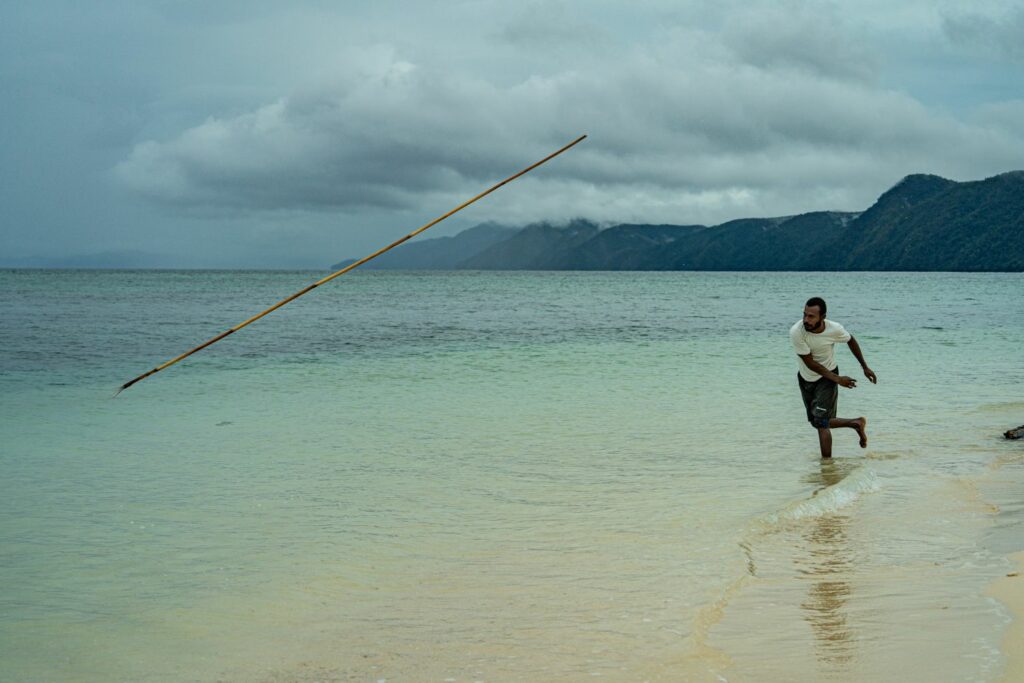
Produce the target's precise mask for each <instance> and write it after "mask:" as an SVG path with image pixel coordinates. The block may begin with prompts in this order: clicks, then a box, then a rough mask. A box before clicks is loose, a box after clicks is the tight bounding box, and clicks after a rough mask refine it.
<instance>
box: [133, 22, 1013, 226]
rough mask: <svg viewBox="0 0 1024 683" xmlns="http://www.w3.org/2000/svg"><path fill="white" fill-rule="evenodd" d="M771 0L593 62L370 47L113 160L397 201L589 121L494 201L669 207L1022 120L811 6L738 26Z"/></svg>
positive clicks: (754, 196) (791, 204) (339, 202)
mask: <svg viewBox="0 0 1024 683" xmlns="http://www.w3.org/2000/svg"><path fill="white" fill-rule="evenodd" d="M773 16H775V15H773V14H772V13H770V12H768V13H766V14H764V15H763V16H760V17H755V18H746V19H744V21H743V22H740V23H739V24H738V25H737V26H738V28H735V29H734V30H730V31H726V32H725V33H723V34H711V33H708V32H707V31H703V30H690V29H685V28H679V29H677V30H675V31H673V32H672V33H671V34H670V36H671V40H670V41H668V42H667V43H666V44H664V45H661V46H657V47H653V48H652V47H648V46H643V47H640V48H637V49H634V50H632V51H631V52H629V53H628V54H618V55H616V56H615V58H614V59H606V60H605V61H604V62H602V63H601V65H600V67H599V68H592V69H588V70H585V71H578V70H565V71H562V72H558V73H553V74H551V75H547V76H533V77H530V78H526V79H524V80H521V81H519V82H515V83H512V84H510V85H506V86H499V85H495V84H493V83H490V82H488V81H485V80H483V79H480V78H477V77H474V76H472V75H470V74H465V73H461V74H460V73H454V74H453V73H448V72H444V71H441V70H440V69H437V68H433V67H432V66H431V65H430V64H425V65H423V64H413V63H412V62H411V61H408V60H406V59H403V57H402V55H401V54H400V53H399V51H397V50H395V49H393V48H388V47H380V46H378V47H376V48H373V49H371V50H369V51H367V52H364V53H361V54H362V55H363V56H362V62H361V64H360V70H359V72H358V73H355V72H346V73H344V74H341V77H340V78H339V80H338V82H337V83H333V84H329V85H321V86H319V87H315V88H311V89H308V90H305V91H303V92H299V93H296V94H294V95H290V96H288V97H285V98H283V99H281V100H279V101H277V102H274V103H271V104H268V105H265V106H263V107H260V108H258V109H256V110H254V111H251V112H248V113H245V114H242V115H239V116H234V117H227V118H219V119H210V120H208V121H206V122H204V123H202V124H200V125H198V126H195V127H193V128H190V129H189V130H187V131H185V132H183V133H182V134H181V135H179V136H177V137H174V138H172V139H170V140H167V141H162V142H157V141H147V142H144V143H142V144H139V145H138V146H136V147H135V149H134V150H133V151H132V153H131V155H130V156H129V157H128V158H127V159H126V160H125V161H123V162H122V163H121V164H119V166H118V168H117V174H118V177H119V178H121V179H122V181H123V182H125V183H126V184H128V185H129V186H130V187H132V188H134V189H136V190H139V191H140V192H143V193H145V194H146V195H147V196H150V197H152V198H154V199H157V200H160V201H163V202H168V203H171V204H179V205H183V206H195V205H209V206H233V207H239V208H242V207H246V208H249V209H263V210H274V209H309V210H338V209H341V210H345V209H354V208H362V207H381V208H408V207H412V206H415V205H416V204H417V203H422V202H423V200H424V198H425V197H427V196H430V197H435V198H440V197H449V196H450V197H452V199H453V200H454V199H455V198H456V197H458V196H460V194H461V195H468V194H472V193H474V192H475V191H477V190H479V189H481V187H482V186H484V185H486V184H489V183H490V182H493V181H494V180H497V179H499V178H501V177H503V176H504V175H507V174H509V173H510V172H512V171H514V170H516V169H518V168H519V167H521V166H523V165H525V164H526V163H528V162H529V161H531V160H533V159H534V158H537V157H540V156H543V155H544V154H545V153H546V152H547V151H550V150H551V149H554V148H556V147H558V146H560V145H561V144H563V143H564V142H566V141H568V140H570V139H572V138H573V137H574V136H575V135H576V134H577V133H578V132H588V133H590V135H591V139H590V140H589V141H588V142H587V143H585V145H584V146H582V147H580V148H579V149H578V150H574V151H573V153H572V154H571V155H568V156H566V157H565V158H563V159H560V160H559V161H558V162H556V163H555V164H552V165H551V166H550V167H549V168H546V169H544V171H543V178H544V182H543V183H542V182H540V181H539V180H538V181H537V182H536V183H535V187H533V188H531V199H530V204H529V208H516V207H515V206H513V205H512V204H511V203H509V202H501V203H499V204H498V205H497V206H496V207H495V210H496V211H499V215H497V216H496V218H498V219H499V220H508V219H509V218H510V217H515V218H522V219H539V218H558V217H568V216H574V215H590V216H593V217H595V218H599V219H607V220H637V219H645V220H677V221H684V220H696V219H700V220H717V219H724V218H728V217H733V216H736V215H741V214H742V212H746V211H756V212H768V213H770V212H775V211H784V212H785V211H796V210H809V209H813V208H829V207H826V206H821V205H820V204H819V203H818V202H817V201H813V200H809V199H808V198H807V197H806V192H805V191H806V190H807V189H811V188H813V190H814V192H815V193H820V194H818V196H824V197H832V198H835V199H836V200H839V201H844V206H841V207H837V208H856V207H857V204H854V202H859V205H861V206H863V204H864V203H865V202H867V201H869V200H870V198H871V197H872V196H874V195H877V194H878V192H879V191H880V190H881V189H884V187H885V185H886V184H887V183H890V182H894V181H895V180H897V179H898V178H899V177H900V176H901V175H903V174H905V173H909V172H915V171H933V172H944V173H948V174H950V175H954V176H957V175H962V174H964V173H971V172H973V171H974V170H975V169H979V170H980V167H984V166H990V167H999V166H1000V165H1002V166H1004V167H1009V166H1011V165H1012V164H1014V163H1019V159H1020V158H1022V157H1021V155H1022V154H1024V135H1021V134H1020V131H1013V130H1008V129H1006V128H999V129H995V128H987V127H985V126H983V125H980V124H969V123H963V122H960V121H957V120H955V119H953V118H950V117H948V116H946V115H944V114H942V113H936V112H933V111H930V110H928V109H927V108H926V107H925V106H923V105H922V104H921V103H919V102H917V101H916V100H914V99H913V98H912V97H909V96H908V95H906V94H903V93H900V92H896V91H892V90H888V89H885V88H883V87H880V86H878V85H875V84H873V83H871V82H870V79H868V78H866V74H868V73H869V71H868V70H866V69H867V67H865V68H864V69H861V68H859V67H858V68H847V67H846V66H845V65H846V64H847V63H849V62H851V61H853V60H854V55H855V54H856V52H857V50H856V49H854V48H849V49H847V50H845V51H844V50H842V49H838V48H837V49H836V50H833V52H832V56H831V57H829V58H820V59H814V58H813V57H814V55H816V54H820V53H822V52H826V50H825V49H824V44H823V43H821V44H819V43H818V42H816V41H822V40H824V41H826V42H828V43H829V44H833V45H836V44H837V43H836V39H835V37H834V35H832V34H829V33H828V32H825V33H823V34H822V33H820V32H819V31H818V28H820V26H821V25H820V24H819V23H815V22H814V21H812V18H811V17H805V18H804V19H801V20H798V21H796V22H794V23H791V24H790V26H791V27H794V26H795V27H796V28H794V29H793V31H794V32H793V33H789V34H783V35H789V36H791V37H795V36H798V35H803V34H807V35H809V36H815V37H813V39H811V40H810V41H809V42H808V43H807V45H808V46H811V47H814V46H817V47H816V48H815V49H811V47H806V49H805V48H801V50H799V51H796V52H792V51H791V52H790V53H785V54H783V53H780V52H779V51H777V50H774V49H772V47H771V44H768V43H764V44H759V45H754V44H752V43H751V41H749V40H746V39H745V38H744V36H746V35H748V33H749V31H750V30H752V29H751V26H752V25H751V24H749V23H748V22H749V21H755V23H760V24H764V23H765V22H768V21H772V20H773V19H772V17H773ZM774 21H776V22H781V21H783V19H782V18H779V17H776V18H775V19H774ZM801 21H802V22H803V23H801ZM823 21H824V20H823ZM824 23H828V22H827V21H825V22H824ZM822 36H824V37H822ZM794 39H795V38H794ZM740 44H744V45H747V46H748V49H744V50H739V49H737V45H740ZM759 54H761V55H764V56H765V57H766V59H763V60H762V59H759V58H757V55H759ZM772 55H774V56H772ZM767 57H771V58H767ZM979 158H981V159H983V160H984V163H982V164H979V163H977V159H979ZM554 181H558V182H554ZM552 214H554V215H552Z"/></svg>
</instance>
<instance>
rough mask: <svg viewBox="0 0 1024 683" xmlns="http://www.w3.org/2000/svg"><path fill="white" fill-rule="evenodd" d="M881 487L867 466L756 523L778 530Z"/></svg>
mask: <svg viewBox="0 0 1024 683" xmlns="http://www.w3.org/2000/svg"><path fill="white" fill-rule="evenodd" d="M880 488H881V485H880V484H879V482H878V475H877V474H875V471H874V470H872V469H870V468H866V467H865V468H860V469H858V470H857V471H856V472H854V473H853V474H850V475H849V476H847V477H845V478H844V479H842V481H839V482H838V483H836V484H833V485H832V486H826V487H825V488H822V489H819V490H818V491H816V492H815V493H814V495H812V496H811V497H810V498H805V499H802V500H796V501H793V502H791V503H789V504H788V505H786V506H785V507H784V508H782V509H781V510H779V511H778V512H773V513H771V514H768V515H765V516H764V517H762V518H761V519H760V520H758V521H759V524H758V525H757V526H759V527H761V529H762V530H766V531H767V530H773V529H777V528H778V527H780V526H782V525H784V524H786V523H788V522H795V521H799V520H802V519H808V518H815V517H822V516H824V515H831V514H835V513H837V512H839V511H840V510H842V509H843V508H845V507H847V506H849V505H851V504H852V503H854V502H856V501H857V500H858V499H859V498H860V497H861V496H862V495H864V494H865V493H873V492H875V491H878V490H879V489H880Z"/></svg>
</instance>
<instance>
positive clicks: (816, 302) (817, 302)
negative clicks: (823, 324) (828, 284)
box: [804, 296, 828, 318]
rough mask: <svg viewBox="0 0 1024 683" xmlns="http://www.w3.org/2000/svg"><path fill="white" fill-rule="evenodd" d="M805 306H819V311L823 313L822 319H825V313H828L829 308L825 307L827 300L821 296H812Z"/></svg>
mask: <svg viewBox="0 0 1024 683" xmlns="http://www.w3.org/2000/svg"><path fill="white" fill-rule="evenodd" d="M804 305H805V306H817V307H818V310H819V311H821V317H822V318H824V317H825V312H826V311H828V306H826V305H825V300H824V299H822V298H821V297H820V296H812V297H811V298H810V299H808V300H807V303H806V304H804Z"/></svg>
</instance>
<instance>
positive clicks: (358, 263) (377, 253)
mask: <svg viewBox="0 0 1024 683" xmlns="http://www.w3.org/2000/svg"><path fill="white" fill-rule="evenodd" d="M586 137H587V136H586V135H581V136H580V137H578V138H576V139H575V140H573V141H572V142H570V143H569V144H568V145H566V146H565V147H563V148H562V149H560V150H558V151H557V152H554V153H552V154H549V155H548V156H546V157H544V158H543V159H541V160H540V161H538V162H536V163H535V164H532V165H530V166H527V167H526V168H524V169H523V170H521V171H519V173H516V174H515V175H511V176H509V177H508V178H505V179H504V180H502V181H501V182H500V183H498V184H497V185H494V186H493V187H491V188H490V189H488V190H485V191H483V192H481V193H480V194H478V195H477V196H475V197H473V198H472V199H470V200H469V201H467V202H465V203H463V204H460V205H459V206H457V207H455V208H454V209H452V210H451V211H449V212H448V213H446V214H444V215H443V216H440V217H439V218H435V219H434V220H432V221H430V222H429V223H427V224H426V225H424V226H423V227H422V228H418V229H416V230H413V231H412V232H410V233H409V234H408V235H406V236H405V237H403V238H402V239H400V240H396V241H394V242H392V243H391V244H389V245H388V246H386V247H384V248H383V249H379V250H377V251H375V252H373V253H372V254H370V255H369V256H366V257H365V258H362V259H360V260H358V261H356V262H355V263H352V264H350V265H348V266H345V267H344V268H342V269H341V270H339V271H337V272H336V273H331V274H330V275H328V276H327V277H325V278H321V279H320V280H317V281H316V282H314V283H313V284H311V285H309V286H308V287H306V288H305V289H302V290H300V291H298V292H296V293H295V294H292V295H291V296H290V297H288V298H287V299H282V300H281V301H278V302H277V303H276V304H274V305H273V306H271V307H270V308H268V309H267V310H265V311H263V312H262V313H257V314H256V315H254V316H253V317H251V318H249V319H248V320H246V321H245V322H242V323H239V324H237V325H235V326H234V327H232V328H231V329H230V330H227V331H225V332H221V333H220V334H218V335H217V336H216V337H214V338H213V339H210V340H209V341H206V342H203V343H202V344H200V345H199V346H197V347H195V348H194V349H192V350H191V351H186V352H185V353H183V354H181V355H180V356H177V357H176V358H172V359H171V360H169V361H167V362H166V363H164V364H163V365H158V366H157V367H155V368H153V369H152V370H150V371H149V372H145V373H143V374H141V375H139V376H138V377H136V378H135V379H133V380H131V381H129V382H125V383H124V384H122V385H121V387H120V388H119V389H118V390H117V391H116V392H115V393H114V396H115V397H116V396H117V395H118V394H120V393H121V392H122V391H124V390H125V389H127V388H128V387H130V386H131V385H133V384H135V383H136V382H139V381H141V380H144V379H146V378H147V377H149V376H150V375H155V374H156V373H158V372H160V371H161V370H163V369H164V368H168V367H170V366H172V365H174V364H175V363H177V362H178V361H180V360H184V359H185V358H188V357H189V356H191V355H192V354H193V353H195V352H196V351H202V350H203V349H205V348H206V347H207V346H210V345H212V344H215V343H217V342H219V341H220V340H221V339H223V338H224V337H226V336H228V335H229V334H233V333H235V332H238V330H240V329H242V328H243V327H245V326H246V325H248V324H250V323H254V322H256V321H257V320H259V319H260V318H262V317H263V316H265V315H267V314H268V313H271V312H273V311H276V310H277V309H279V308H281V307H282V306H284V305H285V304H287V303H290V302H292V301H295V300H296V299H298V298H299V297H300V296H302V295H303V294H305V293H306V292H308V291H310V290H313V289H316V288H317V287H319V286H320V285H322V284H324V283H326V282H330V281H331V280H333V279H334V278H336V277H338V276H340V275H344V274H345V273H347V272H348V271H350V270H353V269H355V268H358V267H359V266H361V265H363V264H364V263H366V262H367V261H369V260H370V259H375V258H377V257H378V256H380V255H381V254H383V253H384V252H386V251H388V250H389V249H393V248H394V247H397V246H398V245H399V244H401V243H402V242H405V241H406V240H409V239H412V238H413V237H415V236H416V235H418V234H420V233H421V232H423V231H424V230H426V229H427V228H431V227H433V226H435V225H437V224H438V223H440V222H441V221H443V220H444V219H445V218H448V217H449V216H451V215H452V214H455V213H458V212H459V211H462V210H463V209H464V208H466V207H467V206H469V205H470V204H472V203H473V202H475V201H477V200H478V199H483V198H484V197H486V196H487V195H489V194H490V193H492V192H494V191H495V190H497V189H498V188H499V187H501V186H502V185H506V184H508V183H510V182H512V181H513V180H515V179H516V178H518V177H519V176H521V175H525V174H527V173H529V172H530V171H532V170H533V169H535V168H537V167H538V166H540V165H541V164H543V163H544V162H546V161H550V160H551V159H554V158H555V157H557V156H558V155H559V154H561V153H562V152H564V151H566V150H567V149H569V148H570V147H572V146H574V145H576V144H578V143H580V142H582V141H583V140H584V139H585V138H586Z"/></svg>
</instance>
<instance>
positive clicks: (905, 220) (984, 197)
mask: <svg viewBox="0 0 1024 683" xmlns="http://www.w3.org/2000/svg"><path fill="white" fill-rule="evenodd" d="M850 227H851V230H850V231H849V232H848V233H847V234H844V235H842V237H841V238H840V239H839V240H837V241H836V247H837V249H836V251H837V252H839V253H841V254H844V255H845V259H844V260H843V261H841V262H840V264H839V265H840V266H841V268H840V269H842V270H952V271H1017V272H1019V271H1022V270H1024V171H1013V172H1010V173H1003V174H1001V175H997V176H993V177H991V178H986V179H985V180H978V181H973V182H965V183H956V182H953V181H951V180H945V179H943V178H939V177H937V176H925V175H912V176H907V177H906V178H904V179H903V180H902V181H901V182H900V183H899V184H897V185H896V186H895V187H893V188H892V189H891V190H889V191H888V192H886V193H885V194H883V195H882V196H881V197H880V198H879V199H878V201H877V202H875V205H874V206H872V207H871V208H870V209H868V210H867V211H865V212H864V214H863V215H862V217H861V219H859V220H858V221H856V222H855V223H854V224H853V225H851V226H850Z"/></svg>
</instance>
